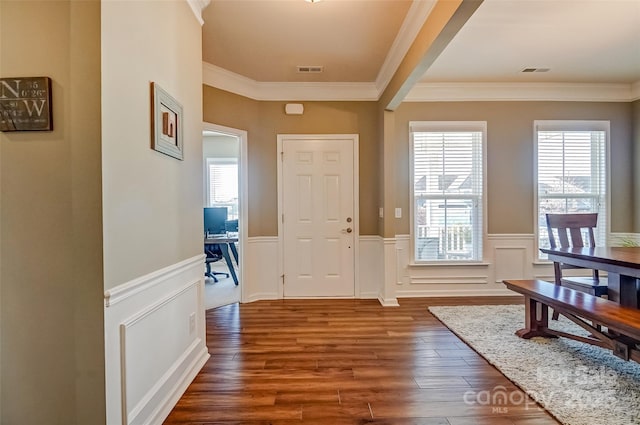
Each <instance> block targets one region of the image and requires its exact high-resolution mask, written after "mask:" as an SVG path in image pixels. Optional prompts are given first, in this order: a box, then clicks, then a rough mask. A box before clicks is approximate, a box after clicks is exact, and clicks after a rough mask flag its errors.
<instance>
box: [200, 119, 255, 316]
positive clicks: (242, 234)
mask: <svg viewBox="0 0 640 425" xmlns="http://www.w3.org/2000/svg"><path fill="white" fill-rule="evenodd" d="M202 129H203V130H208V131H215V132H216V133H220V134H224V135H226V136H232V137H237V138H238V140H239V141H240V155H239V157H238V165H239V167H240V176H239V177H240V181H239V186H238V191H239V192H240V193H238V218H239V219H238V231H239V235H238V236H239V244H238V245H239V246H238V258H240V264H238V274H239V276H238V279H239V280H240V302H241V303H243V302H245V299H246V288H247V285H249V284H250V283H249V282H247V273H245V265H246V264H247V261H248V260H249V261H250V259H249V258H247V255H246V253H247V252H248V250H247V249H246V247H247V242H248V238H249V235H248V234H247V233H248V230H249V226H248V224H247V223H248V220H249V208H248V205H247V202H248V201H249V196H248V194H249V186H248V182H249V171H248V167H247V163H248V161H247V132H246V131H245V130H239V129H237V128H231V127H225V126H222V125H218V124H212V123H208V122H203V123H202ZM204 167H205V168H206V165H205V166H204ZM204 178H205V179H206V178H207V173H206V172H205V175H204ZM205 188H206V182H205Z"/></svg>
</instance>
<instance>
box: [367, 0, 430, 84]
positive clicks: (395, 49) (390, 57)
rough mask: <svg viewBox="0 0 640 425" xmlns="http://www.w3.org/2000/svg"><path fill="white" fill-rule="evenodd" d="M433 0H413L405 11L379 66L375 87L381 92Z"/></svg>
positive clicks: (428, 12)
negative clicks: (394, 36) (395, 34)
mask: <svg viewBox="0 0 640 425" xmlns="http://www.w3.org/2000/svg"><path fill="white" fill-rule="evenodd" d="M435 4H436V2H435V0H426V1H425V0H414V1H413V3H412V4H411V7H410V8H409V11H408V12H407V16H406V18H405V20H404V21H403V22H402V26H401V27H400V30H399V31H398V35H397V36H396V38H395V40H393V44H392V45H391V48H390V49H389V53H388V54H387V57H386V58H385V60H384V63H383V64H382V67H381V68H380V72H379V73H378V77H377V78H376V89H377V90H378V93H382V92H383V91H384V89H386V88H387V85H388V84H389V81H391V78H393V74H394V73H395V72H396V70H397V69H398V67H399V66H400V63H401V62H402V59H404V57H405V55H406V54H407V52H408V51H409V48H410V47H411V44H412V43H413V42H414V41H415V39H416V37H417V35H418V33H419V32H420V29H421V28H422V27H423V26H424V23H425V22H426V21H427V18H428V17H429V14H430V13H431V11H432V10H433V6H435Z"/></svg>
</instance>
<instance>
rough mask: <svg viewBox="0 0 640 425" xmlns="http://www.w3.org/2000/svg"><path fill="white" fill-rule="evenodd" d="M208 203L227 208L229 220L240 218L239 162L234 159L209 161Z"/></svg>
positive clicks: (210, 159) (213, 159) (211, 159)
mask: <svg viewBox="0 0 640 425" xmlns="http://www.w3.org/2000/svg"><path fill="white" fill-rule="evenodd" d="M207 171H208V177H209V179H208V182H207V183H208V195H209V196H208V198H209V199H208V203H209V206H210V207H227V209H228V219H229V220H232V219H237V218H238V162H237V160H236V159H234V158H224V159H215V158H208V159H207Z"/></svg>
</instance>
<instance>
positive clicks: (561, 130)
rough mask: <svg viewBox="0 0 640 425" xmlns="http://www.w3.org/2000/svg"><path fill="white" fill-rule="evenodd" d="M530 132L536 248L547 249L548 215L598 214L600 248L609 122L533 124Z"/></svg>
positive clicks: (603, 239) (604, 215)
mask: <svg viewBox="0 0 640 425" xmlns="http://www.w3.org/2000/svg"><path fill="white" fill-rule="evenodd" d="M535 130H536V160H537V186H538V202H537V211H536V217H537V227H538V229H537V230H538V247H539V248H547V247H549V237H548V234H547V224H546V218H545V214H547V213H594V212H595V213H598V227H597V229H596V232H595V238H596V244H597V245H605V243H606V236H607V235H606V229H607V227H608V226H607V222H608V217H607V167H608V166H607V140H608V134H609V122H608V121H606V122H604V121H536V122H535ZM537 252H539V258H541V259H544V258H546V255H545V254H542V253H540V251H537Z"/></svg>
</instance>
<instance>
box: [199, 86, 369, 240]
mask: <svg viewBox="0 0 640 425" xmlns="http://www.w3.org/2000/svg"><path fill="white" fill-rule="evenodd" d="M203 92H204V100H203V104H204V121H205V122H209V123H213V124H218V125H223V126H227V127H232V128H236V129H240V130H246V131H247V138H248V156H249V157H248V162H249V170H248V171H249V202H248V204H249V222H248V224H249V236H276V235H277V233H278V222H277V209H278V196H277V162H276V160H277V156H276V142H277V135H278V134H322V133H333V134H338V133H349V134H353V133H355V134H359V135H360V151H359V156H360V176H359V178H360V233H361V234H363V235H373V234H377V232H378V230H377V226H378V221H377V216H378V184H377V183H378V177H377V176H378V164H379V161H378V155H379V149H378V143H379V138H378V133H377V130H378V120H377V114H378V113H377V109H376V103H375V102H303V103H304V114H303V115H302V116H300V115H285V113H284V105H285V103H286V102H262V101H255V100H251V99H248V98H245V97H242V96H239V95H236V94H232V93H229V92H226V91H223V90H219V89H216V88H213V87H210V86H206V85H205V86H203Z"/></svg>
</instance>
